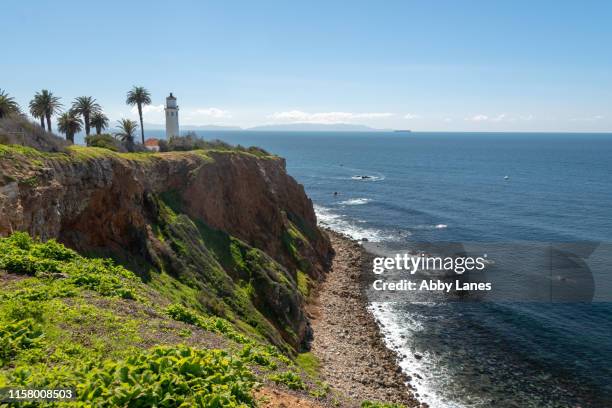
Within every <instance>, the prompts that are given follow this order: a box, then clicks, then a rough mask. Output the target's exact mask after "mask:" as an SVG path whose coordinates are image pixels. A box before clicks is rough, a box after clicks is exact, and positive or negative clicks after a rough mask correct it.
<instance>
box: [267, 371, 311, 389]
mask: <svg viewBox="0 0 612 408" xmlns="http://www.w3.org/2000/svg"><path fill="white" fill-rule="evenodd" d="M268 378H269V379H270V380H272V381H274V382H275V383H277V384H284V385H286V386H287V387H288V388H289V389H291V390H305V389H306V384H304V381H302V377H300V376H299V375H298V374H296V373H295V372H293V371H285V372H284V373H279V374H273V375H271V376H269V377H268Z"/></svg>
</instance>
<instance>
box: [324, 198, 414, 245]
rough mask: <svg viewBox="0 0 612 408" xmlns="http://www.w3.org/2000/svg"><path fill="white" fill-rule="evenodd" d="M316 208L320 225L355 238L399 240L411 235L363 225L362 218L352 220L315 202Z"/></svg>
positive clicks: (373, 240)
mask: <svg viewBox="0 0 612 408" xmlns="http://www.w3.org/2000/svg"><path fill="white" fill-rule="evenodd" d="M314 210H315V213H316V214H317V220H318V222H319V225H321V226H322V227H326V228H329V229H332V230H334V231H336V232H339V233H341V234H345V235H348V236H349V237H351V238H352V239H355V240H361V239H363V238H366V239H367V240H368V241H369V242H397V241H401V240H403V239H405V238H406V237H407V236H408V235H410V233H409V232H406V231H399V232H389V231H383V230H381V229H377V228H368V227H365V226H363V225H362V224H364V223H363V222H360V220H351V219H350V218H349V217H347V216H345V215H342V214H338V213H335V212H334V211H332V210H331V209H329V208H326V207H323V206H320V205H316V204H315V205H314ZM360 224H361V225H360Z"/></svg>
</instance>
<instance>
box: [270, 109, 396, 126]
mask: <svg viewBox="0 0 612 408" xmlns="http://www.w3.org/2000/svg"><path fill="white" fill-rule="evenodd" d="M390 116H393V114H392V113H388V112H368V113H354V112H318V113H308V112H303V111H299V110H292V111H285V112H275V113H273V114H272V115H270V116H268V118H269V119H273V120H277V121H284V122H300V123H346V122H350V121H354V120H359V119H380V118H388V117H390Z"/></svg>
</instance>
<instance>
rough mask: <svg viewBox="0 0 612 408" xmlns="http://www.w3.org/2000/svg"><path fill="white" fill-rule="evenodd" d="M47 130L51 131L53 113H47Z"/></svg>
mask: <svg viewBox="0 0 612 408" xmlns="http://www.w3.org/2000/svg"><path fill="white" fill-rule="evenodd" d="M46 116H47V130H48V131H49V132H51V115H49V114H48V113H47V115H46Z"/></svg>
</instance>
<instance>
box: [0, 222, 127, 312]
mask: <svg viewBox="0 0 612 408" xmlns="http://www.w3.org/2000/svg"><path fill="white" fill-rule="evenodd" d="M0 269H5V270H7V271H9V272H12V273H18V274H23V275H30V276H38V277H49V278H51V279H53V278H54V277H56V276H58V277H64V278H68V279H67V282H68V284H72V285H74V286H80V287H83V288H86V289H89V290H94V291H96V292H98V293H100V294H101V295H103V296H115V297H121V298H124V299H134V298H135V297H136V294H135V289H134V288H135V281H136V279H137V278H136V276H135V275H134V274H133V273H132V272H130V271H128V270H127V269H125V268H124V267H122V266H120V265H115V264H114V262H113V261H112V260H111V259H90V258H84V257H82V256H80V255H78V254H77V253H76V252H74V251H73V250H71V249H69V248H66V247H65V246H64V245H62V244H60V243H58V242H56V241H55V240H49V241H47V242H40V241H38V240H34V239H32V238H30V236H28V234H26V233H23V232H16V233H14V234H12V235H11V236H9V237H8V238H0ZM62 286H63V288H62ZM55 288H56V289H61V290H60V292H57V293H55V295H58V294H60V293H61V292H64V293H65V294H69V293H70V290H69V288H68V285H67V284H63V285H58V286H56V287H55ZM30 295H32V296H30V298H31V300H37V299H35V298H34V295H36V296H40V297H41V298H49V293H44V291H43V292H38V293H36V294H34V293H30Z"/></svg>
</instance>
